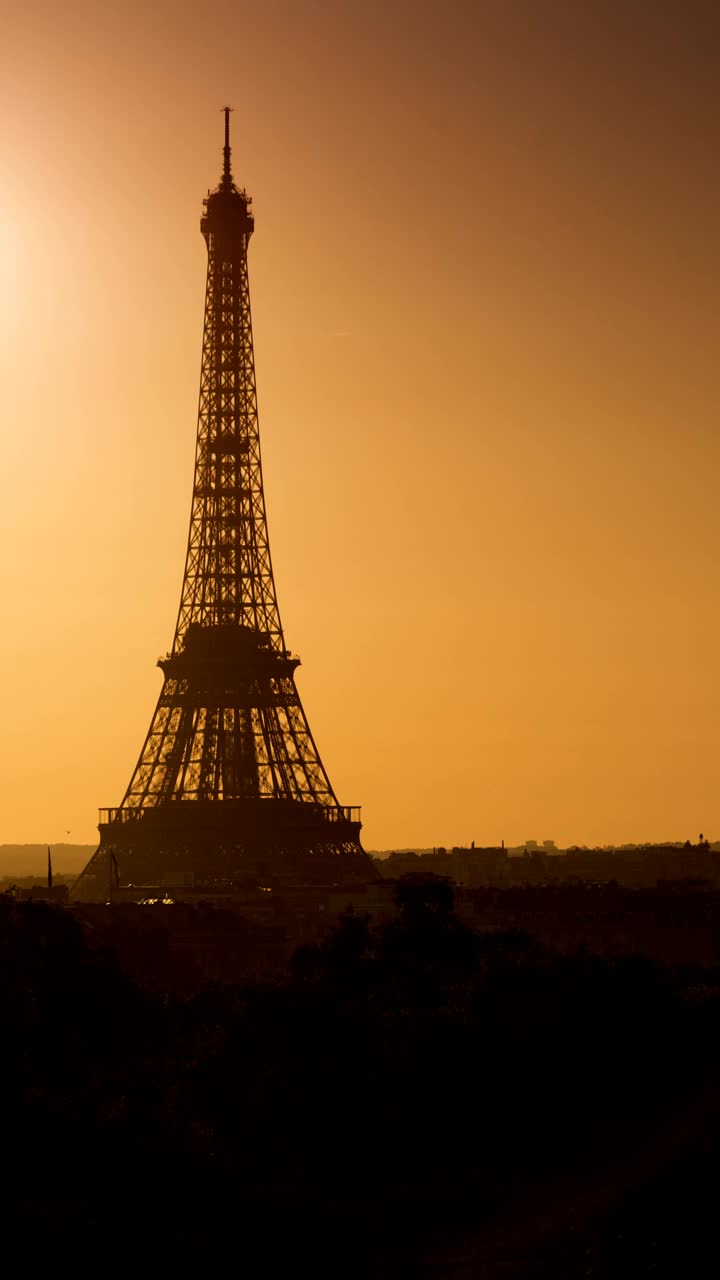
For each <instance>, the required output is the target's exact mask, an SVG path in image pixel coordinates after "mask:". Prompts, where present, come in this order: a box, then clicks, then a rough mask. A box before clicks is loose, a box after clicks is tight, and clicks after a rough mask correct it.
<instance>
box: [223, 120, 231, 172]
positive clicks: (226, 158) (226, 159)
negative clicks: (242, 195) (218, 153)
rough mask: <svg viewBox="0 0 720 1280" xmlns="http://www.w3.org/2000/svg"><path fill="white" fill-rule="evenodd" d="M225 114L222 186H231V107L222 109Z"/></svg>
mask: <svg viewBox="0 0 720 1280" xmlns="http://www.w3.org/2000/svg"><path fill="white" fill-rule="evenodd" d="M222 110H223V111H224V112H225V146H224V147H223V186H224V187H230V186H232V174H231V172H230V112H231V111H232V107H223V108H222Z"/></svg>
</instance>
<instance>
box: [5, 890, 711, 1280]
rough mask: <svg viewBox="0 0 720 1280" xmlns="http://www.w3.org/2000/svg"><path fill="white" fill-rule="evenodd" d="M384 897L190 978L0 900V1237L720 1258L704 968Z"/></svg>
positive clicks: (106, 1259) (102, 1243) (66, 1242)
mask: <svg viewBox="0 0 720 1280" xmlns="http://www.w3.org/2000/svg"><path fill="white" fill-rule="evenodd" d="M398 892H399V894H400V895H401V898H402V911H401V915H400V917H399V918H398V919H397V920H396V921H392V922H390V923H388V924H385V925H384V926H383V927H382V928H378V929H376V930H370V929H369V928H368V925H367V923H366V922H365V921H364V920H362V919H352V918H349V919H348V920H346V922H345V923H344V925H343V926H342V927H341V928H340V929H339V930H338V931H337V932H335V933H334V934H332V935H331V936H330V937H328V938H327V939H326V940H325V941H324V942H323V943H322V945H320V946H318V947H305V948H303V949H301V950H299V951H297V952H296V953H295V955H294V958H293V959H292V961H291V965H290V969H289V971H288V972H287V973H286V974H285V975H284V976H278V977H275V978H274V979H273V980H264V981H261V980H255V981H253V982H246V983H244V984H243V985H237V984H236V985H232V986H223V985H221V984H219V983H218V984H215V985H214V986H212V987H206V988H205V989H203V990H200V991H196V992H195V993H194V994H191V995H188V994H183V995H180V994H177V992H175V993H174V992H173V989H172V986H173V984H172V982H170V981H165V982H164V984H163V983H158V981H157V974H155V975H152V974H151V973H148V981H147V982H144V981H143V980H142V978H139V977H138V973H139V972H141V970H138V965H137V955H136V954H134V959H133V963H132V965H130V966H128V965H126V964H125V963H124V958H123V940H122V936H121V930H120V933H118V927H117V925H116V927H115V931H114V935H113V937H114V942H115V946H116V952H115V953H113V952H109V951H106V950H104V948H103V947H102V946H99V945H98V942H97V936H96V935H97V928H96V927H92V928H91V927H89V925H88V923H87V921H85V922H83V920H82V919H78V918H76V917H75V916H73V915H72V914H71V913H70V912H66V911H62V910H58V909H56V908H53V907H49V906H46V905H45V904H42V903H17V902H14V901H13V900H12V899H11V898H9V897H0V951H1V961H2V963H1V967H0V989H1V991H2V1010H3V1012H2V1017H3V1052H2V1055H1V1057H0V1078H1V1079H2V1094H1V1097H2V1103H3V1142H2V1154H1V1156H0V1162H1V1164H0V1176H1V1180H2V1187H1V1188H0V1190H1V1192H2V1203H3V1209H4V1213H3V1219H4V1225H5V1234H6V1248H8V1249H15V1250H18V1251H21V1252H22V1254H23V1255H24V1257H25V1259H26V1261H27V1262H28V1263H32V1262H33V1260H35V1262H37V1263H39V1262H40V1261H45V1259H48V1260H50V1259H53V1260H54V1261H55V1262H58V1261H60V1260H63V1261H67V1262H69V1263H70V1262H72V1263H75V1264H77V1265H81V1264H88V1265H91V1266H98V1267H100V1266H102V1268H103V1270H104V1271H105V1273H108V1272H109V1273H110V1274H114V1273H115V1272H118V1273H119V1272H120V1271H126V1270H127V1268H128V1266H132V1267H133V1268H134V1270H135V1271H136V1272H138V1273H139V1274H140V1275H142V1274H146V1273H149V1272H150V1271H151V1270H154V1269H155V1267H156V1266H158V1265H162V1264H164V1265H165V1266H168V1267H169V1266H171V1265H173V1266H176V1265H178V1264H179V1265H181V1266H182V1265H184V1266H185V1267H186V1268H187V1267H188V1266H190V1265H192V1266H202V1265H210V1266H215V1265H220V1264H228V1263H230V1264H232V1266H233V1268H234V1269H235V1271H236V1272H237V1273H238V1274H246V1275H251V1276H252V1275H259V1276H264V1275H270V1274H276V1273H278V1272H281V1271H285V1272H288V1273H292V1274H294V1275H313V1276H326V1275H327V1276H330V1275H332V1276H365V1275H367V1276H393V1277H400V1276H407V1275H410V1276H411V1275H418V1276H424V1275H437V1276H458V1277H460V1276H463V1277H464V1276H483V1277H485V1276H487V1277H495V1276H497V1277H505V1276H507V1277H513V1278H515V1277H517V1278H519V1277H540V1276H553V1277H575V1276H577V1277H581V1276H582V1277H585V1276H593V1277H613V1278H615V1277H619V1276H626V1275H627V1276H633V1277H637V1276H659V1275H663V1276H664V1275H667V1276H671V1275H672V1276H678V1275H683V1276H695V1275H698V1276H701V1275H705V1274H707V1266H708V1260H709V1262H710V1265H711V1266H712V1270H713V1271H714V1269H715V1266H714V1263H713V1262H712V1259H713V1257H714V1255H715V1253H716V1251H717V1249H716V1244H715V1227H714V1219H715V1213H714V1207H715V1198H716V1187H717V1174H718V1153H719V1152H720V1087H719V1086H718V1083H717V1080H718V1065H719V1063H720V971H718V970H716V969H713V968H708V967H705V968H693V969H691V968H688V967H684V968H680V967H670V966H663V965H660V964H658V963H654V962H651V961H649V960H645V959H643V958H642V957H637V956H636V957H631V958H618V957H611V956H604V957H603V956H599V955H593V954H590V953H589V952H587V951H583V950H580V951H576V952H575V953H574V954H571V955H568V954H565V955H561V954H560V953H558V952H555V951H552V950H550V949H548V948H546V947H544V946H543V945H541V944H540V943H539V942H536V941H534V940H533V939H532V938H530V937H528V936H527V935H524V934H519V933H476V932H474V931H472V930H471V929H469V928H468V927H466V926H465V925H463V924H461V923H460V922H459V921H458V919H457V918H456V917H455V915H454V913H453V910H452V896H451V893H450V890H449V889H448V887H447V885H444V884H442V883H437V882H436V883H430V884H426V885H422V884H413V885H407V886H405V887H403V886H402V885H401V886H400V887H399V890H398ZM151 910H152V909H151ZM94 935H95V936H94ZM127 950H128V954H130V953H133V939H132V938H130V937H128V939H127ZM131 973H132V974H133V975H134V976H130V975H131ZM153 978H154V980H153ZM163 985H164V987H165V989H164V990H163V989H162V987H163ZM181 989H182V984H179V987H178V990H181ZM706 1255H707V1256H706Z"/></svg>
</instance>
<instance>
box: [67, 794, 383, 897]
mask: <svg viewBox="0 0 720 1280" xmlns="http://www.w3.org/2000/svg"><path fill="white" fill-rule="evenodd" d="M354 812H355V811H353V810H350V809H342V808H338V807H333V808H330V807H327V806H323V805H315V804H306V803H303V802H300V801H292V800H238V801H228V800H224V801H222V802H219V803H218V802H213V801H197V800H195V801H186V802H183V801H176V802H170V803H169V804H165V805H158V806H157V807H156V808H153V809H114V810H113V809H111V810H103V811H101V819H102V818H104V819H105V820H104V821H103V820H101V822H100V824H99V829H100V845H99V847H98V849H97V851H96V852H95V853H94V854H93V857H92V858H91V859H90V861H89V863H88V865H87V866H86V867H85V869H84V871H83V872H82V873H81V875H80V876H79V878H78V880H77V881H76V882H75V885H74V886H73V890H72V896H73V898H74V899H76V900H79V901H105V900H106V899H107V898H108V896H110V895H111V893H112V889H113V887H114V886H134V887H138V888H139V887H142V886H143V885H153V886H158V885H160V886H166V887H167V888H168V889H172V890H173V896H174V897H177V896H182V888H183V887H185V888H187V889H193V890H197V889H202V890H206V891H216V892H222V893H227V892H232V891H233V890H234V889H237V890H242V889H248V888H252V887H259V886H267V887H268V888H283V887H285V886H290V885H300V884H305V885H326V886H331V885H338V886H341V887H347V886H350V885H356V884H367V883H368V882H369V881H372V880H377V879H379V876H378V873H377V872H376V870H375V868H374V866H373V863H372V860H371V859H370V857H369V856H368V855H367V853H365V851H364V849H363V848H362V845H361V843H360V826H361V824H360V822H359V820H354V818H353V816H352V815H353V813H354Z"/></svg>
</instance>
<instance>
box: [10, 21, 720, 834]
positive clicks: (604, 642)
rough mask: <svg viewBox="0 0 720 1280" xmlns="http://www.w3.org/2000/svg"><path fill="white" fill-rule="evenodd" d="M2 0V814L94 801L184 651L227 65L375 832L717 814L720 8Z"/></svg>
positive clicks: (282, 565)
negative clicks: (210, 215)
mask: <svg viewBox="0 0 720 1280" xmlns="http://www.w3.org/2000/svg"><path fill="white" fill-rule="evenodd" d="M0 8H1V9H2V49H1V51H0V107H1V108H2V120H3V125H4V127H3V130H2V137H1V139H0V164H1V166H2V183H1V184H0V273H1V276H2V293H1V300H0V350H1V351H2V436H1V450H2V453H1V458H2V462H1V466H2V475H3V490H2V494H3V496H2V503H1V504H0V539H1V540H0V547H1V548H2V551H1V556H0V591H1V598H2V602H3V609H2V627H1V628H0V682H1V684H2V688H1V690H0V698H1V703H0V705H1V706H2V721H1V724H0V779H1V784H0V785H1V791H0V841H2V840H4V841H34V840H38V841H45V840H48V841H51V842H54V841H59V840H65V839H68V838H69V839H71V840H87V841H91V840H92V839H93V838H94V836H95V834H96V832H95V823H96V820H97V808H98V806H99V805H111V804H117V803H119V801H120V798H121V796H122V794H123V791H124V789H125V786H126V784H127V781H128V778H129V776H130V772H131V770H132V767H133V765H134V763H135V760H136V757H137V753H138V751H139V749H140V746H141V744H142V740H143V738H144V734H145V732H146V729H147V726H148V723H149V721H150V716H151V713H152V710H153V708H154V705H155V701H156V698H157V695H158V692H159V689H160V686H161V683H162V677H161V673H160V672H159V671H158V670H157V669H156V668H155V666H154V663H155V661H156V658H157V657H158V656H159V655H160V654H162V653H164V652H165V651H166V650H167V648H168V647H169V644H170V642H171V639H172V632H173V626H174V622H175V616H176V610H177V604H178V596H179V590H180V580H181V574H182V568H183V562H184V553H185V543H186V537H187V521H188V517H189V509H190V493H191V483H192V467H193V454H194V438H195V428H196V411H197V390H198V380H199V367H200V340H201V332H202V305H203V295H204V287H205V262H206V252H205V245H204V243H203V240H202V237H201V235H200V231H199V218H200V214H201V200H202V197H203V195H204V194H205V192H206V190H207V188H208V187H209V186H214V185H215V184H216V183H217V181H218V178H219V174H220V166H221V146H222V117H221V115H220V114H219V108H220V107H221V106H222V104H223V103H224V102H225V101H228V102H230V103H231V104H232V105H233V106H234V108H235V112H234V115H233V117H232V142H233V166H234V171H235V177H236V180H237V181H238V182H239V184H240V185H244V186H246V188H247V190H248V191H249V192H250V193H251V194H252V196H253V197H254V209H255V215H256V232H255V236H254V237H253V240H252V242H251V247H250V273H251V290H252V299H253V314H254V325H255V354H256V363H257V375H258V391H259V402H260V417H261V431H262V438H263V456H264V470H265V485H266V496H267V503H268V513H269V523H270V538H271V545H272V551H273V559H274V565H275V574H276V581H277V586H278V593H279V599H280V607H281V612H282V617H283V623H284V626H285V631H286V636H287V640H288V643H289V644H290V645H291V647H292V648H293V649H295V650H296V651H297V652H299V653H300V655H301V657H302V658H303V666H302V667H301V668H300V671H299V673H298V686H299V689H300V692H301V696H302V697H303V700H304V703H305V706H306V709H307V711H308V715H309V719H310V724H311V726H312V729H313V732H314V734H315V737H316V739H317V742H318V745H319V747H320V750H321V753H322V755H323V758H324V760H325V763H326V765H327V767H328V770H329V773H330V776H331V778H332V780H333V783H334V785H335V788H336V791H337V793H338V796H339V799H340V800H341V802H342V803H345V804H356V803H357V804H362V805H363V817H364V821H365V829H364V840H365V844H366V847H368V848H387V847H393V846H408V845H409V846H412V845H414V844H417V845H432V844H441V843H442V844H448V845H450V844H454V843H461V842H462V843H465V842H469V841H470V840H472V839H474V840H475V841H476V842H477V843H482V844H493V843H496V842H498V843H499V841H500V840H501V839H502V838H504V839H505V841H506V843H511V844H514V843H518V842H520V841H521V840H523V839H525V838H528V837H533V838H537V839H544V838H554V839H555V840H557V842H558V843H566V842H575V841H577V842H581V843H596V842H599V843H610V842H613V841H623V840H628V841H631V840H632V841H637V840H642V839H650V840H660V839H664V838H677V839H680V838H682V839H684V838H686V837H687V836H689V837H691V838H695V837H696V836H697V833H698V832H699V831H700V830H702V831H704V832H705V833H706V834H708V835H710V837H711V838H712V837H717V836H718V835H720V822H719V821H718V819H719V818H720V814H719V813H718V783H717V769H718V765H717V727H718V712H719V710H720V696H719V685H718V658H717V653H718V642H717V637H718V625H719V623H720V608H719V605H718V590H717V565H718V551H719V550H720V547H719V534H718V477H719V463H720V456H719V455H720V432H719V429H718V425H719V424H718V382H719V378H720V373H719V367H720V365H719V361H718V335H719V323H718V312H719V307H718V292H719V290H718V286H719V284H720V261H719V257H720V255H719V251H718V244H719V240H718V228H719V227H720V183H719V180H718V157H719V156H720V95H719V92H718V83H720V6H718V5H717V4H716V3H707V4H700V3H693V0H683V2H682V3H681V0H674V2H673V3H664V2H663V0H647V2H645V3H640V2H639V0H603V2H602V3H595V0H582V2H580V0H536V2H533V0H474V2H467V3H466V2H464V0H444V3H443V4H438V3H437V2H436V0H432V2H430V0H384V2H383V3H379V2H378V0H363V2H362V3H360V0H357V2H350V0H295V2H293V0H263V2H262V3H257V0H253V3H246V2H245V0H233V3H216V2H213V0H207V2H206V3H204V4H202V5H200V4H196V3H193V4H190V3H179V2H178V3H169V2H165V3H163V2H162V0H160V2H159V3H158V2H155V3H153V4H152V5H147V4H146V3H138V2H137V0H123V2H122V3H120V2H118V3H114V2H110V3H103V0H94V2H92V3H90V2H87V0H86V2H85V3H81V2H78V0H67V2H66V3H64V4H62V5H60V4H57V3H56V0H52V3H37V2H35V0H27V3H23V4H19V3H18V4H13V3H11V2H10V0H0ZM68 829H69V830H70V832H71V835H70V837H68V836H66V834H65V833H66V831H67V830H68Z"/></svg>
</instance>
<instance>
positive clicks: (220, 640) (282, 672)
mask: <svg viewBox="0 0 720 1280" xmlns="http://www.w3.org/2000/svg"><path fill="white" fill-rule="evenodd" d="M250 205H251V199H250V197H249V196H248V195H247V194H246V192H245V191H244V190H239V189H238V188H237V187H236V186H235V184H234V182H233V179H232V173H231V168H230V142H229V108H225V148H224V164H223V174H222V179H221V181H220V185H219V186H218V187H217V189H216V190H215V191H213V192H211V193H209V194H208V197H207V199H206V200H205V201H204V213H203V217H202V220H201V224H200V226H201V230H202V233H203V236H204V238H205V242H206V244H207V250H208V269H207V288H206V294H205V320H204V330H203V350H202V368H201V377H200V403H199V413H198V433H197V448H196V455H195V478H194V486H193V497H192V510H191V516H190V532H189V537H188V547H187V558H186V563H185V575H184V578H183V586H182V593H181V600H180V609H179V613H178V619H177V626H176V629H175V637H174V640H173V646H172V649H171V651H170V653H169V654H168V655H167V656H166V657H165V658H163V659H161V660H160V662H159V664H158V665H159V666H160V667H161V668H162V671H163V675H164V683H163V687H162V691H161V693H160V698H159V700H158V704H157V707H156V710H155V714H154V715H153V718H152V721H151V724H150V729H149V731H148V734H147V737H146V739H145V742H144V745H143V748H142V751H141V752H140V758H139V760H138V763H137V765H136V767H135V770H134V772H133V775H132V777H131V779H130V783H129V786H128V788H127V791H126V792H125V796H124V798H123V801H122V804H121V805H120V806H119V808H117V809H110V810H105V811H101V822H100V833H101V843H100V847H99V849H98V851H97V853H96V854H95V855H94V857H93V859H91V861H90V863H89V864H88V866H87V867H86V869H85V871H84V872H83V875H82V876H81V878H80V881H79V882H78V889H80V890H81V891H82V890H83V888H84V891H85V892H86V893H87V894H89V893H90V891H91V890H92V887H93V885H92V882H93V881H95V882H96V885H95V887H96V888H97V887H98V884H97V882H98V880H99V881H102V880H103V866H109V865H113V866H115V867H117V868H118V869H119V873H120V876H121V877H124V878H127V877H128V876H129V877H130V878H132V879H133V880H134V883H136V884H137V883H142V882H146V883H154V882H159V881H161V880H162V877H163V876H164V877H165V878H166V879H167V878H168V875H170V876H174V875H177V873H178V872H182V873H183V874H184V875H188V873H190V874H191V876H192V877H194V879H195V881H198V880H200V881H201V882H203V881H204V882H206V883H207V882H210V883H213V882H217V881H218V880H220V881H222V882H224V883H228V882H229V883H232V882H233V880H237V879H243V878H247V877H248V876H250V877H253V876H255V877H257V876H260V877H262V878H264V879H268V878H269V879H272V878H279V879H283V878H284V877H287V878H289V879H291V880H295V881H297V880H305V881H310V882H313V881H314V882H317V881H318V880H323V881H326V882H342V881H348V880H357V879H361V880H367V879H369V878H372V876H373V872H372V864H371V862H370V860H369V859H368V858H367V855H366V854H365V853H364V852H363V850H362V848H361V846H360V841H359V832H360V822H359V811H357V810H350V809H346V808H342V807H341V806H340V805H339V804H338V802H337V799H336V797H335V793H334V791H333V789H332V786H331V784H330V780H329V778H328V775H327V773H326V771H325V769H324V767H323V764H322V761H321V759H320V755H319V753H318V750H317V747H316V745H315V742H314V740H313V736H312V733H311V732H310V727H309V725H308V721H307V717H306V715H305V712H304V710H303V706H302V703H301V701H300V697H299V694H298V692H297V689H296V686H295V670H296V668H297V666H298V664H299V659H298V658H297V657H294V656H293V655H292V654H291V653H290V651H289V650H288V649H287V648H286V646H285V639H284V635H283V630H282V625H281V622H280V613H279V610H278V604H277V596H276V592H275V582H274V578H273V571H272V562H271V559H270V546H269V541H268V531H267V517H266V512H265V498H264V493H263V481H262V466H261V458H260V434H259V427H258V412H257V394H256V387H255V361H254V354H253V338H252V320H251V312H250V288H249V280H248V265H247V250H248V244H249V240H250V236H251V235H252V232H253V228H254V219H253V215H252V212H251V209H250Z"/></svg>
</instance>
